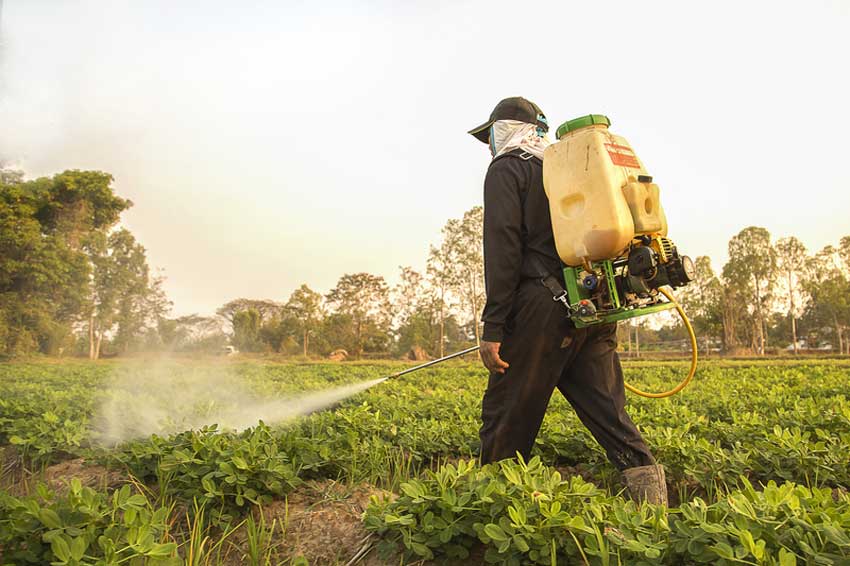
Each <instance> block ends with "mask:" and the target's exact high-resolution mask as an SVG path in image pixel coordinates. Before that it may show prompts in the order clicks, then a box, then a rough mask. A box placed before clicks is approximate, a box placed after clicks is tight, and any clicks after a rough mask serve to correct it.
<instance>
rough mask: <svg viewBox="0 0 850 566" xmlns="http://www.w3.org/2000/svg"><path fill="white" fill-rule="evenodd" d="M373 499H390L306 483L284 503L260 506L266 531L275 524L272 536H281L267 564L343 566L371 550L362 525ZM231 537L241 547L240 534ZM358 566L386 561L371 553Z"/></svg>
mask: <svg viewBox="0 0 850 566" xmlns="http://www.w3.org/2000/svg"><path fill="white" fill-rule="evenodd" d="M372 495H377V496H379V497H380V496H387V497H392V494H391V493H389V492H386V491H383V490H380V489H377V488H375V487H372V486H370V485H365V484H362V485H357V486H354V487H349V486H345V485H341V484H339V483H337V482H335V481H328V480H323V481H309V482H306V483H305V484H304V485H303V486H301V487H300V488H299V489H297V490H296V491H294V492H292V493H291V494H289V496H288V497H287V498H286V499H282V500H281V499H279V500H275V501H273V502H272V503H270V504H268V505H266V506H264V507H263V509H262V514H263V516H264V519H265V523H266V527H267V528H268V527H269V526H271V524H272V522H273V521H275V522H276V527H275V530H276V532H277V533H278V535H277V537H280V535H281V534H283V537H282V540H279V541H278V542H280V546H278V548H277V549H276V552H275V555H274V556H273V560H272V563H274V564H283V563H287V562H288V561H289V560H290V559H292V558H295V557H298V556H303V557H304V558H306V559H307V560H308V561H309V563H310V566H314V565H318V566H321V565H339V566H343V565H345V564H347V563H348V562H349V561H350V560H351V559H352V558H353V557H354V556H355V555H357V554H358V552H359V551H361V550H362V549H364V547H372V546H374V543H375V542H376V541H375V539H374V537H372V536H371V535H370V534H369V532H367V531H366V529H365V528H364V527H363V521H362V515H363V511H365V510H366V506H367V505H368V504H369V499H370V497H371V496H372ZM234 537H235V538H234V541H233V542H234V543H235V544H236V545H237V546H238V547H243V546H244V544H245V534H244V530H243V531H242V532H239V533H237V534H236V535H234ZM237 563H239V562H234V564H237ZM391 563H392V564H396V563H398V561H397V560H395V561H393V562H391ZM357 564H359V565H363V566H383V565H384V564H386V562H384V561H382V560H380V559H379V558H378V557H377V553H376V551H375V550H374V549H371V550H369V552H368V554H366V555H365V557H363V558H362V559H361V560H359V561H358V562H357Z"/></svg>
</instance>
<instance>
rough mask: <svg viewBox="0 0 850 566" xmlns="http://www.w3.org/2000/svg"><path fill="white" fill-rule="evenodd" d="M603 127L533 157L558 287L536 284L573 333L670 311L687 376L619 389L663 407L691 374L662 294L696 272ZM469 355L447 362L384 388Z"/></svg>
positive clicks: (637, 164) (598, 124) (668, 299)
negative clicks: (668, 383) (653, 386)
mask: <svg viewBox="0 0 850 566" xmlns="http://www.w3.org/2000/svg"><path fill="white" fill-rule="evenodd" d="M610 124H611V121H610V120H609V119H608V118H607V117H606V116H603V115H601V114H590V115H588V116H582V117H581V118H576V119H575V120H570V121H567V122H564V123H563V124H561V126H560V127H559V128H558V130H557V139H558V141H557V142H556V143H553V144H551V145H550V146H549V147H547V148H546V150H545V152H544V154H543V187H544V190H545V191H546V196H547V197H548V199H549V211H550V216H551V219H552V232H553V235H554V237H555V247H556V249H557V251H558V255H559V256H560V259H561V262H562V264H563V266H564V267H563V281H564V283H565V285H562V284H561V280H559V278H557V277H555V276H554V275H551V274H548V273H546V271H545V269H544V268H542V267H541V268H539V271H540V272H541V282H542V283H543V285H544V286H545V287H546V288H547V289H548V290H549V291H550V292H551V293H552V298H553V300H555V301H558V302H560V303H562V304H563V305H564V306H565V307H566V316H567V317H568V318H569V319H570V320H571V321H572V323H573V325H574V326H575V327H576V328H583V327H587V326H593V325H596V324H610V323H615V322H619V321H622V320H628V319H631V318H635V317H640V316H646V315H649V314H652V313H657V312H661V311H665V310H672V309H675V310H676V312H677V313H678V315H679V317H680V318H681V319H682V323H683V324H684V326H685V329H686V330H687V332H688V338H689V341H690V345H691V365H690V369H689V370H688V373H687V375H686V376H685V378H684V379H683V380H682V381H681V382H680V383H679V384H678V385H676V386H675V387H673V388H672V389H670V390H668V391H663V392H660V393H652V392H647V391H643V390H641V389H638V388H637V387H634V386H632V385H630V384H628V383H626V384H625V386H626V389H628V390H629V391H631V392H632V393H635V394H637V395H641V396H643V397H650V398H655V399H658V398H662V397H669V396H671V395H674V394H676V393H678V392H679V391H681V390H682V389H684V388H685V387H686V386H687V385H688V383H690V381H691V380H692V379H693V377H694V374H695V373H696V367H697V355H698V354H697V340H696V335H695V334H694V329H693V326H691V323H690V321H689V320H688V317H687V315H686V314H685V311H684V309H683V308H682V306H681V305H680V304H679V303H678V302H677V301H676V298H675V297H674V296H673V293H672V291H671V289H675V288H679V287H684V286H685V285H687V284H688V283H690V282H691V281H693V279H694V278H695V275H696V273H695V272H696V270H695V267H694V263H693V261H692V260H691V258H689V257H688V256H686V255H682V254H680V253H679V250H678V248H677V247H676V245H675V244H674V243H673V242H672V241H671V240H670V239H669V238H667V217H666V216H665V214H664V209H663V207H662V206H661V201H660V198H659V188H658V185H657V184H655V183H654V182H653V178H652V176H651V175H650V174H649V172H648V171H647V170H646V168H645V167H644V165H643V163H642V162H641V161H640V159H639V158H638V156H637V154H636V153H635V152H634V150H633V149H632V147H631V145H630V144H629V142H628V141H627V140H626V139H625V138H623V137H622V136H619V135H615V134H613V133H611V132H610V131H609V130H608V126H610ZM477 349H478V347H477V346H473V347H472V348H467V349H466V350H462V351H460V352H455V353H454V354H449V355H448V356H444V357H442V358H439V359H436V360H432V361H430V362H427V363H424V364H421V365H418V366H415V367H412V368H408V369H406V370H403V371H400V372H398V373H395V374H393V375H391V376H388V379H391V378H395V377H399V376H402V375H405V374H408V373H411V372H414V371H417V370H420V369H423V368H427V367H430V366H433V365H435V364H439V363H441V362H444V361H446V360H450V359H452V358H457V357H459V356H463V355H464V354H468V353H470V352H474V351H476V350H477Z"/></svg>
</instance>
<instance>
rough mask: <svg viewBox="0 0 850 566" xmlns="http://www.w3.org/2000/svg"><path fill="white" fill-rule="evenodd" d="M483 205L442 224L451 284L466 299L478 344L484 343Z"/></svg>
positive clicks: (446, 263)
mask: <svg viewBox="0 0 850 566" xmlns="http://www.w3.org/2000/svg"><path fill="white" fill-rule="evenodd" d="M483 239H484V209H483V208H482V207H480V206H476V207H474V208H472V209H470V210H468V211H466V212H465V213H464V215H463V218H461V219H459V220H458V219H451V220H449V221H448V222H447V223H446V225H445V227H444V228H443V247H442V249H443V250H444V252H445V257H444V258H443V260H444V262H445V266H447V268H448V282H449V285H450V286H451V288H452V289H453V290H454V291H455V292H456V293H457V294H458V296H459V297H461V299H462V301H463V302H465V303H466V305H467V308H468V309H469V310H468V311H467V312H468V313H469V315H470V321H471V324H472V327H473V333H474V337H475V342H476V344H480V343H481V323H480V319H481V307H482V306H483V304H484V298H485V294H484V248H483Z"/></svg>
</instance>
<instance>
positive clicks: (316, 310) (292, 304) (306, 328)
mask: <svg viewBox="0 0 850 566" xmlns="http://www.w3.org/2000/svg"><path fill="white" fill-rule="evenodd" d="M286 308H287V310H288V311H289V312H290V313H291V315H292V316H293V317H294V319H295V320H296V322H297V328H298V331H299V333H300V335H301V353H302V355H304V356H305V357H306V356H307V355H308V353H309V350H310V335H311V334H312V333H313V332H315V330H316V329H317V328H318V326H319V324H320V322H321V320H322V314H323V313H322V295H320V294H319V293H317V292H315V291H313V290H312V289H310V287H308V286H307V285H306V284H304V285H301V286H300V287H299V288H297V289H296V290H295V291H293V292H292V295H290V296H289V300H288V301H287V302H286Z"/></svg>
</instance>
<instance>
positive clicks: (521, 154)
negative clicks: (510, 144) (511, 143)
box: [490, 147, 543, 165]
mask: <svg viewBox="0 0 850 566" xmlns="http://www.w3.org/2000/svg"><path fill="white" fill-rule="evenodd" d="M505 157H518V158H520V159H522V160H523V161H529V160H534V161H537V162H538V163H541V164H542V163H543V160H542V159H540V158H539V157H535V156H534V154H533V153H529V152H527V151H525V150H523V149H522V148H519V147H518V148H516V149H512V150H511V151H509V152H507V153H503V154H502V155H498V156H496V157H494V158H493V161H491V162H490V164H491V165H492V164H493V163H495V162H496V161H498V160H500V159H503V158H505Z"/></svg>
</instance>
